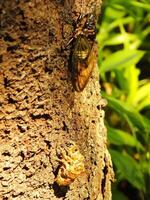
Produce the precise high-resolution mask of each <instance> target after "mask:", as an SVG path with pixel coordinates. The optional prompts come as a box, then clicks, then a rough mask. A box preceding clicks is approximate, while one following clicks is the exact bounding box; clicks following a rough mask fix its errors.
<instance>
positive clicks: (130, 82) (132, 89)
mask: <svg viewBox="0 0 150 200" xmlns="http://www.w3.org/2000/svg"><path fill="white" fill-rule="evenodd" d="M139 74H140V70H139V69H137V68H136V66H135V65H132V66H129V67H128V68H126V70H125V77H126V80H127V81H126V84H127V86H128V95H127V102H128V103H129V104H132V102H133V99H134V97H135V95H136V93H137V90H138V86H139Z"/></svg>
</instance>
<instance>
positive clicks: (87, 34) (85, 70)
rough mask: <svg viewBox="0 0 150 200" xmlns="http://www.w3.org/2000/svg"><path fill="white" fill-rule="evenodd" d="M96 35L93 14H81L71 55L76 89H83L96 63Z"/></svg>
mask: <svg viewBox="0 0 150 200" xmlns="http://www.w3.org/2000/svg"><path fill="white" fill-rule="evenodd" d="M95 35H96V28H95V17H94V15H93V14H91V13H90V14H87V15H85V16H82V15H80V16H79V18H78V20H77V25H76V29H75V33H74V36H73V38H72V39H71V41H73V50H72V55H71V66H72V68H71V69H72V70H71V71H72V81H73V86H74V88H75V90H76V91H82V90H83V89H84V88H85V86H86V84H87V82H88V80H89V77H90V75H91V73H92V71H93V68H94V65H95V61H94V60H95V59H94V53H93V46H94V40H95Z"/></svg>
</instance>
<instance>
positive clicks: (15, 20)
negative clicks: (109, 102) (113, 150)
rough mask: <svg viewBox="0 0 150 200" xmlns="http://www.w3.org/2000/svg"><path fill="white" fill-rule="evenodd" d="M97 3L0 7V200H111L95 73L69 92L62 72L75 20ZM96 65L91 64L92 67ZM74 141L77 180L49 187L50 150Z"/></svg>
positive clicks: (53, 163)
mask: <svg viewBox="0 0 150 200" xmlns="http://www.w3.org/2000/svg"><path fill="white" fill-rule="evenodd" d="M93 4H94V5H95V8H96V10H97V11H96V14H97V12H98V11H99V8H100V6H101V2H100V1H99V0H97V1H95V0H89V1H81V0H80V1H79V0H76V1H74V2H72V1H71V0H70V1H65V2H64V1H57V0H55V1H54V0H31V1H29V0H20V1H19V0H14V1H10V0H3V1H2V0H1V1H0V12H1V29H0V199H2V200H7V199H18V200H22V199H44V200H46V199H53V200H55V199H68V200H82V199H90V200H95V199H105V200H109V199H111V180H112V176H113V172H112V166H111V159H110V156H109V153H108V151H107V141H106V128H105V126H104V111H103V110H102V105H103V100H102V99H101V96H100V88H99V81H98V76H99V75H98V69H97V68H95V69H94V71H93V73H92V76H91V78H90V80H89V83H88V84H87V86H86V88H85V89H84V91H83V92H76V91H74V89H73V86H72V83H71V75H70V71H69V70H68V68H69V67H70V66H68V65H69V62H68V60H69V55H70V49H68V50H66V49H64V47H65V45H66V43H67V42H68V40H69V39H70V38H71V36H72V32H73V26H72V21H73V20H74V19H75V17H76V13H81V12H82V13H88V12H91V10H90V9H93ZM95 62H96V60H95ZM68 140H71V141H74V142H75V143H76V144H77V145H78V146H79V149H80V152H81V153H82V155H83V156H84V158H85V168H86V170H85V172H84V173H83V174H81V175H80V176H79V177H78V178H76V179H75V181H74V182H73V183H71V184H70V185H69V186H67V187H59V186H58V185H57V184H55V177H56V175H57V171H58V170H57V169H58V167H59V166H60V163H59V162H58V158H57V154H56V149H57V147H58V146H59V145H60V144H62V143H65V142H66V141H68Z"/></svg>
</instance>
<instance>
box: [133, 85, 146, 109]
mask: <svg viewBox="0 0 150 200" xmlns="http://www.w3.org/2000/svg"><path fill="white" fill-rule="evenodd" d="M147 98H148V99H150V82H146V83H145V84H144V85H142V86H141V87H140V88H139V89H138V91H137V93H136V95H135V97H134V99H133V104H134V105H137V106H138V103H139V102H140V103H141V102H142V101H145V99H147ZM147 105H150V101H149V104H148V103H147V101H146V104H145V105H144V104H142V107H145V106H147Z"/></svg>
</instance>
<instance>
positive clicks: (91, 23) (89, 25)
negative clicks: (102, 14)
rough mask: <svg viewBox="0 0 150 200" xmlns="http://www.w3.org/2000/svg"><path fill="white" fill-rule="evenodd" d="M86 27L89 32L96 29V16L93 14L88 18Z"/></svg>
mask: <svg viewBox="0 0 150 200" xmlns="http://www.w3.org/2000/svg"><path fill="white" fill-rule="evenodd" d="M84 27H85V28H87V29H88V30H92V29H93V28H94V27H95V16H94V14H93V13H91V14H89V15H88V16H87V21H86V23H85V25H84Z"/></svg>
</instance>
